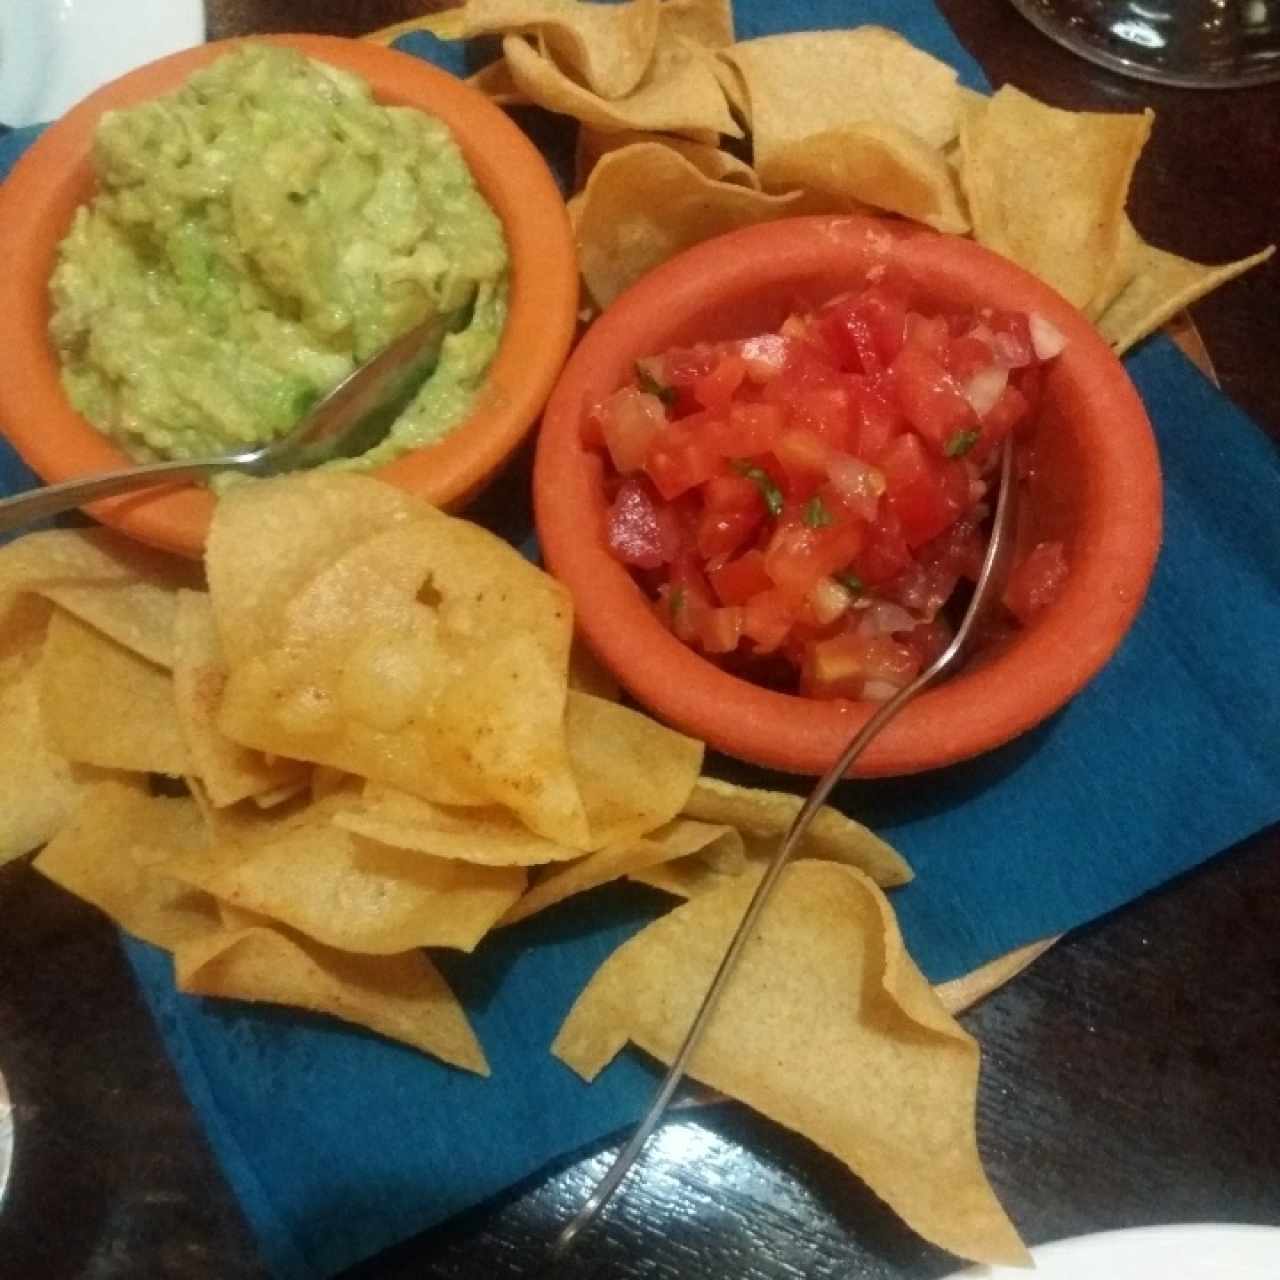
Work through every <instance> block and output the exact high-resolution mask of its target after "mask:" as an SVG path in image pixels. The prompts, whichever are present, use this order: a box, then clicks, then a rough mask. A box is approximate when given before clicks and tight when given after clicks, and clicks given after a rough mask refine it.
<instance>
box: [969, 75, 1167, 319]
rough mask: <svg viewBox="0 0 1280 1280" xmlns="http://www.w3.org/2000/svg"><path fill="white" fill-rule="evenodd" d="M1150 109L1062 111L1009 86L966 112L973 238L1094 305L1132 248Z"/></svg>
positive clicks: (1080, 303) (1075, 299) (1113, 283)
mask: <svg viewBox="0 0 1280 1280" xmlns="http://www.w3.org/2000/svg"><path fill="white" fill-rule="evenodd" d="M1153 118H1154V117H1153V115H1152V113H1151V112H1150V111H1149V110H1148V111H1143V112H1132V113H1123V114H1112V113H1106V112H1085V111H1061V110H1059V109H1058V108H1056V107H1050V106H1046V105H1045V104H1044V103H1042V102H1037V101H1036V100H1035V99H1034V98H1031V97H1028V96H1027V95H1026V94H1025V93H1021V92H1019V91H1018V90H1017V89H1014V88H1013V87H1012V86H1009V85H1005V86H1004V87H1003V88H1002V89H1000V91H999V92H998V93H996V94H995V95H993V96H992V97H991V98H990V99H989V100H988V102H987V103H986V105H985V107H977V106H970V107H969V108H967V109H966V110H965V112H964V113H963V127H962V129H961V139H960V141H961V146H960V181H961V185H962V187H963V188H964V192H965V195H966V196H967V198H968V202H969V216H970V218H971V219H972V221H973V234H974V238H975V239H976V240H977V241H978V242H979V243H980V244H984V245H986V246H987V247H988V248H989V249H994V250H995V251H996V252H997V253H1000V254H1003V255H1004V256H1005V257H1006V258H1011V259H1012V260H1013V261H1014V262H1016V263H1018V264H1019V265H1020V266H1023V267H1025V268H1026V269H1027V270H1028V271H1030V272H1032V273H1033V274H1035V275H1037V276H1039V277H1040V279H1041V280H1044V281H1046V282H1047V283H1048V284H1050V285H1052V286H1053V287H1054V288H1055V289H1057V290H1058V292H1059V293H1061V294H1062V295H1063V297H1065V298H1066V299H1067V300H1068V301H1070V302H1072V303H1074V304H1075V305H1076V306H1077V307H1079V308H1081V310H1088V309H1089V308H1090V307H1091V306H1092V305H1094V303H1095V302H1096V301H1097V300H1098V299H1100V298H1101V297H1102V296H1103V295H1104V294H1105V292H1106V290H1108V289H1114V288H1116V287H1117V281H1118V280H1119V279H1120V278H1121V277H1122V276H1123V274H1124V273H1123V270H1122V269H1120V268H1118V267H1117V261H1116V260H1117V258H1118V257H1119V258H1120V259H1121V262H1122V263H1123V259H1124V255H1125V254H1126V253H1127V252H1129V251H1130V250H1131V240H1130V239H1129V237H1128V234H1127V231H1128V225H1127V219H1126V217H1125V212H1124V207H1125V200H1126V198H1127V196H1128V192H1129V182H1130V180H1131V179H1132V177H1133V169H1134V166H1135V165H1136V164H1137V162H1138V156H1139V155H1140V154H1141V152H1142V148H1143V146H1144V144H1145V143H1146V140H1147V135H1148V134H1149V133H1150V132H1151V122H1152V120H1153Z"/></svg>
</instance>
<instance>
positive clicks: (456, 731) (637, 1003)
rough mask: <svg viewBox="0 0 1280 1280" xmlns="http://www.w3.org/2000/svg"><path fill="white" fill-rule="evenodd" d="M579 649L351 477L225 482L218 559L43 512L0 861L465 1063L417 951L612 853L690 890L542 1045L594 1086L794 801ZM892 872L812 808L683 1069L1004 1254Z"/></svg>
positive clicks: (2, 777) (25, 613)
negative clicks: (662, 713) (617, 692)
mask: <svg viewBox="0 0 1280 1280" xmlns="http://www.w3.org/2000/svg"><path fill="white" fill-rule="evenodd" d="M206 583H207V585H206ZM572 638H573V617H572V610H571V606H570V602H569V600H568V597H567V595H566V593H565V592H564V590H563V588H561V587H560V585H559V584H558V583H556V582H555V581H554V580H553V579H552V578H550V577H549V576H547V575H546V574H545V573H543V572H542V571H541V570H539V569H538V568H536V567H535V566H534V565H532V564H530V563H529V562H527V561H526V560H524V559H523V558H522V557H521V556H520V555H519V554H518V553H517V552H516V551H514V550H513V549H512V548H511V547H510V546H508V545H507V544H506V543H504V542H502V541H501V540H500V539H498V538H496V537H495V536H493V535H492V534H489V533H487V532H486V531H484V530H482V529H480V528H478V527H477V526H475V525H472V524H469V523H467V522H465V521H463V520H458V519H454V518H452V517H449V516H446V515H443V514H442V513H440V512H439V511H437V510H435V509H434V508H432V507H430V506H428V505H427V504H426V503H424V502H422V501H420V500H418V499H416V498H413V497H410V496H408V495H406V494H403V493H401V492H400V491H399V490H396V489H393V488H391V487H389V486H387V485H385V484H383V483H382V482H380V481H378V480H375V479H372V478H370V477H365V476H358V475H346V474H315V473H312V474H309V475H301V476H294V477H288V478H285V479H280V480H272V481H264V482H261V483H256V484H252V485H245V486H243V487H241V488H237V489H235V490H233V491H232V492H231V493H229V494H228V495H227V496H225V497H224V498H223V499H222V500H221V501H220V503H219V505H218V508H217V514H216V516H215V520H214V525H213V529H212V532H211V535H210V539H209V543H208V548H207V552H206V559H205V565H204V575H203V578H202V576H201V575H200V573H199V570H198V568H197V567H196V566H190V565H185V564H178V563H175V562H173V561H171V560H169V559H167V558H166V557H163V556H161V555H158V554H156V553H153V552H150V551H147V550H145V549H141V548H138V547H136V546H134V545H132V544H130V543H128V542H126V541H124V540H122V539H120V538H118V537H116V536H114V535H112V534H110V533H107V532H105V531H103V530H99V529H93V530H69V529H67V530H55V531H50V532H43V533H36V534H32V535H30V536H29V537H27V538H24V539H22V540H20V541H17V542H14V543H11V544H9V545H8V546H5V547H0V861H5V860H11V859H13V858H16V857H19V856H21V855H22V854H23V853H26V852H28V851H30V850H32V849H34V848H36V847H38V846H39V845H41V844H43V845H44V848H43V850H42V851H41V852H40V853H39V854H38V855H37V857H36V859H35V862H34V866H35V868H36V870H38V871H39V872H41V873H43V874H44V875H45V876H47V877H49V878H50V879H51V880H53V881H55V882H56V883H58V884H59V885H62V886H63V887H64V888H66V889H68V890H70V891H71V892H72V893H75V894H76V895H78V896H79V897H81V898H83V899H85V900H86V901H88V902H90V903H92V904H94V905H95V906H97V907H98V908H100V909H101V910H103V911H104V912H106V913H107V914H108V915H109V916H111V917H112V918H113V919H114V920H115V921H116V922H117V923H118V924H119V925H120V926H121V927H122V928H124V929H125V930H127V931H128V932H130V933H132V934H134V935H135V936H137V937H139V938H142V939H144V940H146V941H147V942H150V943H152V944H153V945H155V946H158V947H162V948H165V949H166V950H168V951H169V952H171V953H172V956H173V967H174V977H175V982H176V985H177V986H178V988H179V989H180V990H182V991H186V992H191V993H194V994H199V995H204V996H221V997H229V998H235V999H241V1000H255V1001H268V1002H272V1003H277V1004H285V1005H292V1006H295V1007H298V1008H301V1009H306V1010H310V1011H313V1012H317V1013H322V1014H329V1015H332V1016H335V1017H338V1018H342V1019H345V1020H347V1021H349V1022H353V1023H357V1024H360V1025H362V1026H364V1027H366V1028H368V1029H370V1030H372V1031H374V1032H377V1033H380V1034H382V1035H384V1036H388V1037H391V1038H393V1039H396V1040H400V1041H403V1042H405V1043H407V1044H410V1045H413V1046H416V1047H417V1048H419V1049H421V1050H423V1051H424V1052H426V1053H429V1054H432V1055H434V1056H435V1057H437V1058H439V1059H441V1060H443V1061H444V1062H447V1063H450V1064H452V1065H454V1066H456V1067H460V1068H464V1069H467V1070H470V1071H475V1072H479V1073H482V1074H487V1072H488V1067H487V1064H486V1060H485V1055H484V1050H483V1048H482V1046H481V1045H480V1043H479V1041H478V1040H477V1038H476V1036H475V1034H474V1032H473V1030H472V1028H471V1026H470V1024H469V1022H468V1019H467V1016H466V1013H465V1011H464V1010H463V1008H462V1006H461V1005H460V1004H459V1002H458V1001H457V1000H456V999H455V997H454V996H453V994H452V992H451V991H450V989H449V987H448V986H447V984H446V982H445V980H444V978H443V977H442V975H441V973H440V971H439V969H438V968H437V967H436V965H435V964H434V963H433V960H432V952H433V951H434V950H437V949H441V948H447V949H452V950H455V951H462V952H468V951H471V950H473V949H474V948H475V947H476V946H477V945H478V944H480V942H481V941H482V939H483V938H484V937H485V935H486V934H487V933H488V932H489V931H490V930H492V929H495V928H500V927H504V926H506V925H510V924H513V923H515V922H516V921H519V920H522V919H525V918H526V917H528V916H530V915H533V914H534V913H535V912H538V911H542V910H544V909H546V908H547V907H549V906H551V905H552V904H554V903H557V902H560V901H562V900H563V899H565V898H567V897H569V896H570V895H573V894H579V893H584V892H587V891H589V890H590V889H592V888H593V887H595V886H598V885H601V884H604V883H606V882H607V881H611V880H616V879H618V878H620V877H630V878H632V879H634V880H637V881H640V882H643V883H647V884H649V885H652V886H655V887H657V888H660V889H663V890H665V891H667V892H668V893H670V894H672V895H674V896H675V897H676V898H677V899H686V901H685V902H684V903H683V905H678V906H676V907H675V909H674V910H672V911H671V912H670V913H669V914H667V915H666V916H664V917H662V918H661V919H659V920H658V921H657V922H656V923H655V924H653V925H652V926H650V927H649V928H647V929H645V930H643V931H642V932H641V933H639V934H637V935H636V936H635V937H634V938H633V939H632V940H631V941H630V942H628V943H627V944H626V945H625V946H623V947H622V948H621V949H620V950H619V951H618V952H617V953H615V955H614V956H613V957H612V958H611V959H610V960H609V961H608V962H607V963H606V964H605V965H604V967H603V968H602V969H601V970H600V971H599V973H598V974H597V975H596V977H595V978H594V979H593V980H592V982H591V983H590V984H589V986H588V987H587V989H586V990H585V991H584V992H583V993H582V995H581V997H580V999H579V1000H578V1002H577V1004H576V1005H575V1006H574V1008H573V1011H572V1013H571V1014H570V1016H569V1018H568V1020H567V1021H566V1023H565V1025H564V1028H563V1030H562V1032H561V1034H560V1036H559V1038H558V1040H557V1042H556V1044H555V1046H554V1052H555V1053H556V1054H558V1055H559V1056H560V1057H561V1058H562V1059H563V1060H564V1062H566V1063H567V1064H568V1065H569V1066H571V1067H572V1068H573V1069H574V1070H576V1071H578V1072H579V1073H580V1074H582V1075H584V1076H586V1077H588V1078H589V1077H592V1076H594V1075H595V1074H596V1073H597V1072H598V1071H599V1070H600V1069H601V1068H602V1067H603V1066H604V1065H605V1064H606V1062H607V1061H608V1059H609V1058H610V1057H612V1056H613V1054H614V1053H616V1052H617V1050H618V1049H619V1048H620V1047H621V1046H622V1044H623V1042H624V1041H625V1040H627V1039H630V1040H633V1041H634V1042H635V1043H636V1044H638V1045H639V1046H641V1047H642V1048H644V1049H646V1050H648V1051H649V1052H651V1053H653V1054H655V1055H657V1056H658V1057H660V1058H667V1059H669V1058H670V1056H671V1054H672V1053H673V1051H674V1049H675V1047H676V1046H677V1045H678V1043H679V1041H680V1039H681V1038H682V1035H683V1033H684V1031H685V1029H686V1028H687V1025H688V1021H689V1019H690V1017H691V1016H692V1012H693V1008H694V1005H695V1004H696V1002H697V999H698V997H699V995H700V993H701V992H702V991H703V990H704V989H705V987H706V985H707V983H708V981H709V980H710V976H711V973H712V971H713V970H714V968H715V966H716V964H717V963H718V959H719V956H720V954H721V953H722V952H723V949H724V946H725V943H726V942H727V939H728V937H729V935H730V933H731V932H732V930H733V928H734V926H735V925H736V923H737V921H738V920H739V919H740V918H741V915H742V912H743V910H744V908H745V905H746V902H747V899H748V898H749V896H750V894H751V892H752V890H753V888H754V886H755V885H756V883H757V882H758V878H759V875H760V872H761V870H762V868H763V865H764V861H765V859H766V858H767V857H768V856H769V855H770V853H771V852H772V851H773V850H774V849H775V848H776V842H777V840H778V839H779V837H780V836H781V835H782V834H783V833H784V832H785V831H786V829H787V827H788V826H789V825H790V823H791V821H792V819H793V818H794V816H795V814H796V812H797V810H798V808H799V805H800V801H799V800H798V799H797V798H796V797H794V796H791V795H783V794H778V793H773V792H767V791H758V790H751V789H747V788H741V787H736V786H732V785H730V784H727V783H725V782H721V781H718V780H716V779H713V778H708V777H702V776H700V775H701V768H702V759H703V747H702V744H701V743H698V742H695V741H693V740H691V739H689V738H686V737H684V736H683V735H681V734H679V733H676V732H674V731H673V730H671V729H668V728H665V727H664V726H662V725H660V724H657V723H656V722H654V721H652V720H650V719H648V718H647V717H646V716H644V715H642V714H640V713H639V712H637V711H634V710H631V709H630V708H628V707H626V706H625V705H623V704H621V703H619V702H617V701H616V700H614V699H613V698H612V697H611V696H609V689H608V684H607V681H604V680H602V679H601V677H600V674H599V672H598V671H593V670H592V669H591V668H590V666H589V664H588V663H586V662H585V661H584V660H583V659H582V658H581V656H580V655H578V654H576V653H575V651H574V649H573V645H572ZM589 689H594V690H596V691H597V692H588V690H589ZM910 877H911V871H910V868H909V867H908V866H907V865H906V863H905V862H903V860H902V859H901V857H899V855H898V854H897V853H895V852H894V851H893V849H891V848H890V847H889V846H888V845H886V844H884V843H883V842H882V841H881V840H879V839H877V838H876V837H875V836H874V835H872V834H871V833H870V832H868V831H867V830H865V829H864V828H862V827H861V826H859V825H858V824H857V823H855V822H853V821H851V820H850V819H848V818H846V817H844V816H843V815H841V814H839V813H837V812H835V811H834V810H830V809H824V810H823V811H822V812H821V813H820V814H819V815H818V818H817V820H816V821H815V823H814V825H813V826H812V828H811V829H810V831H809V833H808V835H807V837H806V838H805V841H804V842H803V844H802V846H801V848H800V850H799V854H798V860H797V861H796V862H795V863H794V865H793V866H792V868H791V869H790V870H789V872H788V873H787V875H786V876H785V877H784V879H783V881H782V883H781V885H780V887H779V890H778V893H777V897H776V899H775V900H774V902H773V903H772V904H771V906H770V910H769V911H768V912H767V913H766V917H765V922H764V924H763V927H762V930H761V932H760V934H759V936H757V937H756V939H755V940H754V941H753V942H752V944H751V947H750V950H749V951H748V953H747V959H746V963H745V965H744V967H743V970H742V971H741V973H740V975H739V976H738V978H737V979H736V980H735V982H734V984H733V986H732V993H731V995H730V997H729V998H728V999H727V1001H726V1003H725V1004H724V1006H723V1008H722V1009H721V1011H720V1013H719V1014H718V1015H717V1017H716V1019H715V1023H714V1027H713V1030H712V1033H711V1035H710V1036H709V1038H708V1039H707V1041H706V1043H705V1044H704V1045H703V1047H702V1049H701V1050H700V1052H699V1054H698V1056H697V1059H696V1061H695V1064H694V1067H693V1072H692V1074H693V1075H694V1076H695V1077H696V1078H697V1079H699V1080H702V1081H704V1082H705V1083H706V1084H708V1085H710V1086H713V1087H716V1088H719V1089H722V1090H724V1091H726V1092H728V1093H730V1094H733V1095H734V1096H736V1097H739V1098H741V1099H743V1100H745V1101H746V1102H748V1103H749V1104H750V1105H752V1106H754V1107H756V1108H758V1109H759V1110H760V1111H762V1112H763V1113H764V1114H766V1115H769V1116H772V1117H774V1118H776V1119H777V1120H779V1121H780V1122H781V1123H783V1124H785V1125H789V1126H790V1127H792V1128H794V1129H796V1130H798V1131H799V1132H801V1133H804V1134H806V1135H807V1136H809V1137H810V1138H811V1139H812V1140H813V1141H815V1142H816V1143H818V1144H819V1145H821V1146H823V1147H824V1148H826V1149H827V1150H830V1151H832V1152H834V1153H835V1154H836V1155H838V1156H839V1157H840V1158H842V1159H844V1160H845V1161H847V1162H848V1163H849V1165H850V1166H851V1167H852V1168H853V1169H854V1170H856V1171H857V1172H858V1174H859V1175H860V1176H861V1177H862V1178H863V1179H864V1180H865V1181H866V1182H867V1183H868V1184H869V1185H870V1186H871V1187H872V1188H873V1189H875V1190H876V1191H877V1193H878V1194H880V1195H881V1196H882V1197H883V1198H884V1199H885V1200H886V1201H887V1202H888V1203H889V1204H890V1205H892V1206H893V1207H894V1208H895V1209H897V1211H898V1212H899V1213H901V1215H902V1216H903V1217H904V1219H905V1220H906V1221H907V1222H909V1223H911V1224H912V1225H913V1226H915V1227H916V1228H917V1229H918V1230H919V1231H921V1232H922V1233H923V1234H925V1235H927V1236H928V1237H929V1238H930V1239H933V1240H936V1241H937V1242H938V1243H940V1244H942V1245H944V1246H946V1247H948V1248H950V1249H953V1250H954V1251H956V1252H957V1253H959V1254H962V1255H964V1256H966V1257H970V1258H974V1259H979V1260H986V1261H1011V1260H1012V1261H1016V1260H1021V1259H1024V1258H1025V1252H1024V1250H1023V1249H1022V1245H1021V1243H1020V1242H1019V1240H1018V1237H1017V1234H1016V1232H1015V1231H1014V1230H1013V1228H1012V1226H1011V1225H1010V1223H1009V1221H1008V1219H1007V1218H1006V1217H1005V1215H1004V1213H1003V1211H1002V1210H1001V1208H1000V1206H999V1203H998V1201H997V1200H996V1199H995V1196H994V1195H993V1193H992V1191H991V1189H990V1187H989V1186H988V1184H987V1182H986V1179H985V1176H984V1174H983V1172H982V1167H981V1163H980V1161H979V1158H978V1152H977V1146H976V1139H975V1134H974V1108H975V1094H976V1088H977V1072H978V1050H977V1046H976V1044H975V1043H974V1042H973V1041H972V1039H971V1038H970V1037H969V1036H967V1035H966V1034H965V1033H964V1032H963V1031H962V1030H961V1029H960V1028H959V1027H958V1026H957V1025H956V1024H955V1022H954V1021H953V1020H952V1019H951V1017H950V1015H949V1013H947V1012H946V1009H945V1008H944V1005H943V1003H942V1001H941V1000H940V999H939V997H938V995H937V994H935V993H934V991H933V990H932V989H931V988H930V987H929V985H928V983H927V982H926V981H925V980H924V978H923V977H921V975H920V973H919V972H918V971H917V970H916V968H915V967H914V965H913V964H912V963H911V960H910V958H909V957H908V955H907V953H906V951H905V949H904V947H903V944H902V939H901V937H900V936H899V934H898V930H897V926H896V923H895V921H894V918H893V914H892V911H891V909H890V907H889V905H888V902H887V900H886V899H885V897H884V894H883V892H882V890H881V887H886V888H887V887H891V886H894V885H898V884H902V883H904V882H905V881H907V880H908V879H910ZM540 1048H541V1047H540ZM545 1048H547V1049H550V1048H552V1046H545Z"/></svg>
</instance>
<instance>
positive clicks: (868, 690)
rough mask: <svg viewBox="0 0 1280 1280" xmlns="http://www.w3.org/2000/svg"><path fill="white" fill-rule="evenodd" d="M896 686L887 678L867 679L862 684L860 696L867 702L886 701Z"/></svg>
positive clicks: (896, 688) (891, 695)
mask: <svg viewBox="0 0 1280 1280" xmlns="http://www.w3.org/2000/svg"><path fill="white" fill-rule="evenodd" d="M898 688H899V686H898V685H896V684H893V683H892V682H890V681H888V680H867V681H865V682H864V683H863V686H862V696H863V698H864V699H866V701H867V702H888V701H889V699H890V698H892V697H893V695H894V694H895V693H897V692H898Z"/></svg>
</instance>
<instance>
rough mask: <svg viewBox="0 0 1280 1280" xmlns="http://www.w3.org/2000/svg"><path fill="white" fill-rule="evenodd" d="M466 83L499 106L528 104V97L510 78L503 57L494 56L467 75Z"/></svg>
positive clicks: (522, 105)
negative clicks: (491, 59)
mask: <svg viewBox="0 0 1280 1280" xmlns="http://www.w3.org/2000/svg"><path fill="white" fill-rule="evenodd" d="M467 83H468V84H469V85H470V86H471V87H472V88H473V89H477V90H479V92H481V93H483V94H484V96H485V97H486V98H488V99H489V100H490V101H491V102H496V103H497V104H498V106H500V107H524V106H528V105H529V99H528V98H526V97H525V96H524V94H523V93H521V92H520V90H519V89H518V88H517V87H516V82H515V81H514V80H513V79H512V78H511V72H510V70H508V68H507V63H506V59H505V58H495V59H494V60H493V61H492V62H490V63H489V64H488V65H487V66H484V67H481V68H480V70H479V71H477V72H475V74H474V75H470V76H468V77H467Z"/></svg>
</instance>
